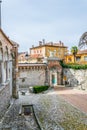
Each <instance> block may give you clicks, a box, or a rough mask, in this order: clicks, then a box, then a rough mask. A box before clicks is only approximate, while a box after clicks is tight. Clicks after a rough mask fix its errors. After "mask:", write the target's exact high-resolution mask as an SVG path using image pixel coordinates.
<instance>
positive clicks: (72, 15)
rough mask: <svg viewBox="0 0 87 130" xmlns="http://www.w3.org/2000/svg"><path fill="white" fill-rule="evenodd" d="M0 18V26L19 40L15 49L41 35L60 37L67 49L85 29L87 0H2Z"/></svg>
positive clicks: (21, 49)
mask: <svg viewBox="0 0 87 130" xmlns="http://www.w3.org/2000/svg"><path fill="white" fill-rule="evenodd" d="M1 18H2V19H1V23H2V24H1V26H2V30H3V31H4V32H5V34H6V35H7V36H8V37H9V38H10V39H11V40H14V41H15V42H17V43H18V44H19V52H24V51H29V48H31V47H32V45H34V46H38V44H39V41H41V40H42V39H45V42H54V43H57V42H59V41H62V42H63V43H64V45H65V46H68V47H69V49H70V48H71V47H72V46H74V45H76V46H78V43H79V39H80V37H81V35H82V34H83V33H84V32H87V0H2V4H1Z"/></svg>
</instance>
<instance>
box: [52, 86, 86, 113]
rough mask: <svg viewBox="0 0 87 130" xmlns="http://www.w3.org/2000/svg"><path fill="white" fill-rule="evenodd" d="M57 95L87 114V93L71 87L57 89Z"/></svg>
mask: <svg viewBox="0 0 87 130" xmlns="http://www.w3.org/2000/svg"><path fill="white" fill-rule="evenodd" d="M55 90H56V93H57V94H58V95H60V96H61V97H63V98H64V100H66V101H68V102H69V103H71V104H72V105H74V106H75V107H77V108H78V109H80V110H81V111H83V112H85V113H87V91H84V90H78V89H75V88H73V87H72V88H70V87H66V88H65V87H59V88H55Z"/></svg>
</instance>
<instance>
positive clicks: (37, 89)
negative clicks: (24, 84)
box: [33, 86, 49, 93]
mask: <svg viewBox="0 0 87 130" xmlns="http://www.w3.org/2000/svg"><path fill="white" fill-rule="evenodd" d="M48 88H49V86H33V90H34V93H40V92H43V91H45V90H47V89H48Z"/></svg>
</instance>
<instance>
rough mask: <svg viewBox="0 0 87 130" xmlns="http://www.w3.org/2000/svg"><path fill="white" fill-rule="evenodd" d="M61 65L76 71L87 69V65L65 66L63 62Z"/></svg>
mask: <svg viewBox="0 0 87 130" xmlns="http://www.w3.org/2000/svg"><path fill="white" fill-rule="evenodd" d="M60 65H61V66H62V67H63V68H71V69H75V70H79V69H87V65H80V64H76V63H71V64H65V63H63V62H62V61H61V62H60Z"/></svg>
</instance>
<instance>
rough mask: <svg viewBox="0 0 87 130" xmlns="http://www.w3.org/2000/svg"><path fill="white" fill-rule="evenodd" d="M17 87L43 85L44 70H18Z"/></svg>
mask: <svg viewBox="0 0 87 130" xmlns="http://www.w3.org/2000/svg"><path fill="white" fill-rule="evenodd" d="M18 84H19V87H20V86H21V87H22V86H24V87H29V86H33V85H44V84H45V70H44V69H40V70H37V69H36V70H20V71H19V78H18Z"/></svg>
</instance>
